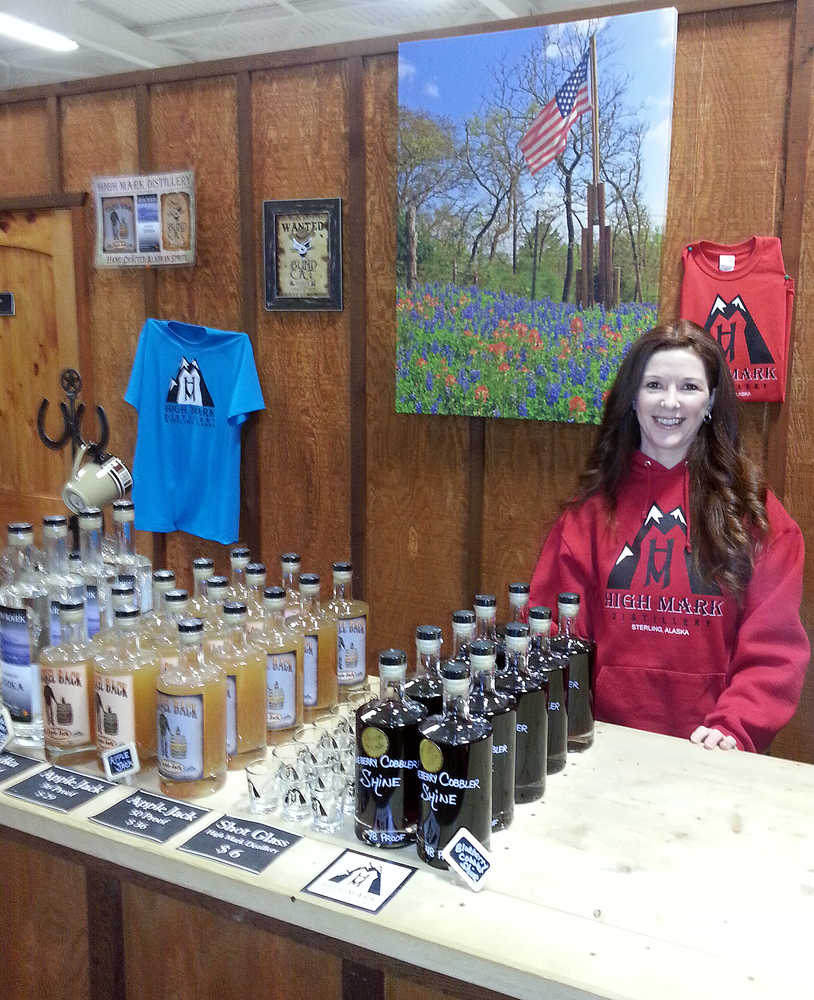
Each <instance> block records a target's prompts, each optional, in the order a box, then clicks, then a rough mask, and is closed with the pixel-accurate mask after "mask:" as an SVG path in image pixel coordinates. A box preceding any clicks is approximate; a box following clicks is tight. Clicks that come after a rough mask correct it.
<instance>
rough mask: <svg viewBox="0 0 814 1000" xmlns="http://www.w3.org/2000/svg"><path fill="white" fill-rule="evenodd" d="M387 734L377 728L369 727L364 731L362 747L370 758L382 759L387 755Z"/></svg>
mask: <svg viewBox="0 0 814 1000" xmlns="http://www.w3.org/2000/svg"><path fill="white" fill-rule="evenodd" d="M387 745H388V744H387V734H386V733H383V732H382V731H381V729H376V727H375V726H368V727H367V729H364V730H363V731H362V747H363V748H364V751H365V753H366V754H367V755H368V757H381V755H382V754H384V753H387Z"/></svg>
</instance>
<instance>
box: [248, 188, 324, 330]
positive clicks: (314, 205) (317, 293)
mask: <svg viewBox="0 0 814 1000" xmlns="http://www.w3.org/2000/svg"><path fill="white" fill-rule="evenodd" d="M263 264H264V273H265V286H266V309H269V310H277V309H285V310H289V311H290V310H296V309H301V310H336V311H338V310H341V309H342V199H341V198H304V199H300V200H297V201H264V202H263Z"/></svg>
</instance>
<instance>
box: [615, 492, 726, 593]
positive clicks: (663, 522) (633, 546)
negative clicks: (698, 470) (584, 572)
mask: <svg viewBox="0 0 814 1000" xmlns="http://www.w3.org/2000/svg"><path fill="white" fill-rule="evenodd" d="M676 541H678V542H679V543H680V551H681V552H682V554H683V557H684V566H685V568H686V571H687V578H688V581H689V585H690V590H691V591H692V593H693V594H719V593H720V590H719V589H718V587H717V586H715V584H710V583H707V582H706V581H705V580H704V579H703V578H702V577H701V576H700V574H699V573H698V571H697V570H696V568H695V564H694V562H693V558H692V552H691V551H690V550H689V548H688V546H687V544H686V541H687V519H686V517H685V516H684V511H683V510H682V509H681V507H680V506H679V507H675V508H674V509H673V510H671V511H668V512H667V513H665V512H664V511H663V510H662V509H661V508H660V507H659V505H658V504H657V503H654V504H653V505H652V506H651V508H650V510H649V511H648V512H647V515H646V517H645V518H644V519H643V521H642V525H641V527H640V528H639V530H638V531H637V532H636V537H635V538H634V539H633V541H632V542H626V543H625V544H624V545H623V546H622V550H621V552H620V553H619V555H618V556H617V558H616V562H615V563H614V564H613V569H611V571H610V574H609V576H608V589H609V590H630V588H631V585H632V583H633V579H634V577H635V576H636V574H637V572H638V571H639V569H640V567H642V571H643V573H644V586H645V587H651V588H652V587H659V586H660V587H661V589H662V590H666V589H667V588H668V587H669V586H670V584H671V582H673V580H672V573H673V556H674V555H675V543H676Z"/></svg>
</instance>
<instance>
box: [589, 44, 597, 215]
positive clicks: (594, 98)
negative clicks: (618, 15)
mask: <svg viewBox="0 0 814 1000" xmlns="http://www.w3.org/2000/svg"><path fill="white" fill-rule="evenodd" d="M591 105H592V107H591V133H592V140H593V141H592V149H591V153H592V159H593V167H594V188H596V187H598V186H599V94H598V91H597V85H596V35H591ZM591 221H592V223H593V224H594V225H595V224H596V221H597V220H596V219H592V220H591Z"/></svg>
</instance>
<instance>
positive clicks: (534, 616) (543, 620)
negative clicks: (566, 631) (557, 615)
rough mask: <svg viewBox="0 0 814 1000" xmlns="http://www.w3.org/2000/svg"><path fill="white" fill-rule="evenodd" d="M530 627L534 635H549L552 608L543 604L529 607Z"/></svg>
mask: <svg viewBox="0 0 814 1000" xmlns="http://www.w3.org/2000/svg"><path fill="white" fill-rule="evenodd" d="M529 627H530V628H531V631H532V633H533V634H534V635H548V633H549V632H550V631H551V608H546V607H543V606H542V605H538V606H537V607H534V608H529Z"/></svg>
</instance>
